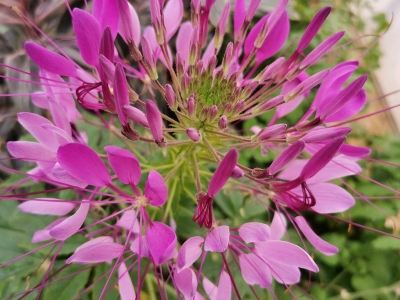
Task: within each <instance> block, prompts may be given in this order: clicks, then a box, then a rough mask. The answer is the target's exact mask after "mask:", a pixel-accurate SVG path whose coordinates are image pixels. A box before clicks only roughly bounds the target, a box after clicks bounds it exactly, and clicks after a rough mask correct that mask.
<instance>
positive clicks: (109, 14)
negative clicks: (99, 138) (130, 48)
mask: <svg viewBox="0 0 400 300" xmlns="http://www.w3.org/2000/svg"><path fill="white" fill-rule="evenodd" d="M93 16H94V17H95V19H97V21H98V22H99V25H100V30H101V31H103V30H104V29H105V28H106V27H107V26H109V27H110V29H111V32H112V36H113V38H115V36H116V35H117V30H118V23H119V12H118V5H117V2H116V1H115V0H96V1H94V2H93Z"/></svg>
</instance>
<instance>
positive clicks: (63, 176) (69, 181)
mask: <svg viewBox="0 0 400 300" xmlns="http://www.w3.org/2000/svg"><path fill="white" fill-rule="evenodd" d="M47 176H49V177H51V176H52V177H54V179H55V181H58V182H61V183H64V184H66V185H72V186H77V187H80V188H85V187H87V183H85V182H82V181H79V180H78V179H76V178H75V177H73V176H71V175H69V173H68V172H67V171H65V170H64V168H63V167H61V166H60V164H59V163H56V164H55V165H54V167H53V168H52V169H51V174H47Z"/></svg>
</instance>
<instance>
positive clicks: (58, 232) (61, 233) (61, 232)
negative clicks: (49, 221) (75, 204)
mask: <svg viewBox="0 0 400 300" xmlns="http://www.w3.org/2000/svg"><path fill="white" fill-rule="evenodd" d="M82 202H83V203H82V204H81V205H80V206H79V208H78V210H77V211H76V213H74V214H73V215H72V216H70V217H69V218H67V219H66V220H64V221H63V222H62V223H60V224H58V225H57V226H55V227H54V228H52V229H51V230H50V235H51V236H52V237H53V238H55V239H56V240H60V241H65V240H66V239H67V238H69V237H70V236H72V235H73V234H75V233H76V232H77V231H78V229H79V228H81V226H82V225H83V223H84V222H85V219H86V216H87V214H88V212H89V207H90V204H89V203H88V202H87V201H82Z"/></svg>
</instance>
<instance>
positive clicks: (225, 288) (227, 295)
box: [216, 271, 232, 299]
mask: <svg viewBox="0 0 400 300" xmlns="http://www.w3.org/2000/svg"><path fill="white" fill-rule="evenodd" d="M231 295H232V282H231V278H230V277H229V275H228V273H226V272H224V271H222V273H221V276H220V277H219V283H218V292H217V297H216V299H231Z"/></svg>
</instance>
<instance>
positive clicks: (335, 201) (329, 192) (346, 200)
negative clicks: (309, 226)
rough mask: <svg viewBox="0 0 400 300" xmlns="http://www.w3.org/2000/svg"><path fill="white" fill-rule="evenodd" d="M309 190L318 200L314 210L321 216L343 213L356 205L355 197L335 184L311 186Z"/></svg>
mask: <svg viewBox="0 0 400 300" xmlns="http://www.w3.org/2000/svg"><path fill="white" fill-rule="evenodd" d="M309 188H310V190H311V192H312V193H313V195H314V197H315V199H316V200H317V203H316V204H315V205H314V206H313V207H312V209H313V210H314V211H316V212H318V213H320V214H330V213H337V212H343V211H346V210H348V209H349V208H350V207H352V206H353V205H354V204H355V200H354V198H353V196H352V195H350V193H349V192H347V191H346V190H345V189H343V188H341V187H339V186H337V185H335V184H332V183H318V184H312V185H311V184H310V185H309Z"/></svg>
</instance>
